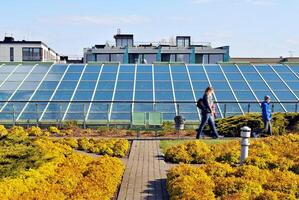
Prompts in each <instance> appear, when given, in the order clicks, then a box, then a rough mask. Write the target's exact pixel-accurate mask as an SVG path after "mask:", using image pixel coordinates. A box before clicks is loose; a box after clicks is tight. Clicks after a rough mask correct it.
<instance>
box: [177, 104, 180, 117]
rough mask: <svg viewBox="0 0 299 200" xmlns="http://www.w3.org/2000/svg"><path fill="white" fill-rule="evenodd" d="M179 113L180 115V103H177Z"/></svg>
mask: <svg viewBox="0 0 299 200" xmlns="http://www.w3.org/2000/svg"><path fill="white" fill-rule="evenodd" d="M177 110H178V115H180V104H177Z"/></svg>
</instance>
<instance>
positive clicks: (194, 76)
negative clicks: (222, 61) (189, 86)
mask: <svg viewBox="0 0 299 200" xmlns="http://www.w3.org/2000/svg"><path fill="white" fill-rule="evenodd" d="M190 77H191V80H196V81H208V79H207V76H206V74H204V73H192V74H190Z"/></svg>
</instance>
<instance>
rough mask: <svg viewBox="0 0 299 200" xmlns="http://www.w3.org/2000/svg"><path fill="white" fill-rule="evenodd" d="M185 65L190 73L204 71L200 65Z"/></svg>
mask: <svg viewBox="0 0 299 200" xmlns="http://www.w3.org/2000/svg"><path fill="white" fill-rule="evenodd" d="M187 66H188V69H189V72H190V74H193V73H204V72H205V71H204V69H203V66H202V65H187Z"/></svg>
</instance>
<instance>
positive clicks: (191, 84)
mask: <svg viewBox="0 0 299 200" xmlns="http://www.w3.org/2000/svg"><path fill="white" fill-rule="evenodd" d="M185 67H186V70H187V75H188V79H189V83H190V86H191V90H192V94H193V99H194V101H195V102H196V101H197V99H196V95H195V92H194V87H193V83H192V80H191V76H190V71H189V68H188V66H187V65H186V64H185ZM194 108H196V111H197V115H198V118H199V120H200V119H201V115H200V111H199V109H198V108H197V107H196V104H195V105H194Z"/></svg>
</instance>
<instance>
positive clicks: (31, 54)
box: [23, 47, 42, 61]
mask: <svg viewBox="0 0 299 200" xmlns="http://www.w3.org/2000/svg"><path fill="white" fill-rule="evenodd" d="M23 61H42V49H41V48H27V47H24V48H23Z"/></svg>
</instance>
